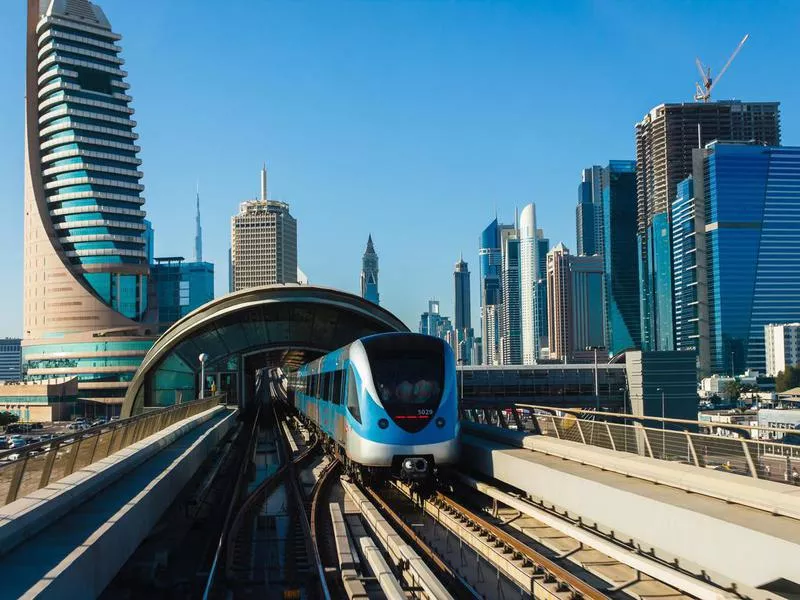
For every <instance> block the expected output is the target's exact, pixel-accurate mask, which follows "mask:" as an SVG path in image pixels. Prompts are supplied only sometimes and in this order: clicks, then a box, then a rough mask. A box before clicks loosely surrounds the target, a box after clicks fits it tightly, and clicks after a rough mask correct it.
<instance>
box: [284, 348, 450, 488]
mask: <svg viewBox="0 0 800 600" xmlns="http://www.w3.org/2000/svg"><path fill="white" fill-rule="evenodd" d="M457 393H458V390H457V387H456V368H455V360H454V357H453V351H452V350H451V348H450V346H449V344H447V343H446V342H445V341H444V340H441V339H439V338H436V337H431V336H427V335H420V334H416V333H386V334H377V335H371V336H368V337H364V338H361V339H359V340H356V341H355V342H353V343H352V344H349V345H348V346H345V347H343V348H340V349H338V350H335V351H333V352H331V353H329V354H326V355H325V356H322V357H320V358H318V359H316V360H314V361H312V362H309V363H307V364H305V365H303V366H302V367H300V368H299V369H298V370H297V371H294V372H292V373H290V374H289V395H288V399H289V402H290V403H292V404H293V405H294V406H295V408H296V409H297V410H298V411H299V412H300V413H301V414H302V415H304V416H305V417H306V419H307V420H308V421H310V422H311V423H312V424H313V426H314V427H315V428H317V429H318V430H319V431H320V432H321V434H322V435H323V437H324V439H325V441H326V442H327V444H328V445H329V447H330V448H331V450H332V451H333V452H335V453H336V454H337V455H338V457H339V458H340V459H341V460H342V462H344V464H345V465H346V466H347V467H348V469H349V470H351V471H357V472H359V473H361V474H363V472H364V470H366V471H368V472H371V473H377V474H380V475H386V474H391V475H393V476H397V477H401V478H403V479H408V480H431V479H432V478H433V477H434V476H435V474H436V471H437V469H438V467H440V466H446V465H452V464H455V462H456V461H457V460H458V451H459V444H458V433H459V422H458V399H457Z"/></svg>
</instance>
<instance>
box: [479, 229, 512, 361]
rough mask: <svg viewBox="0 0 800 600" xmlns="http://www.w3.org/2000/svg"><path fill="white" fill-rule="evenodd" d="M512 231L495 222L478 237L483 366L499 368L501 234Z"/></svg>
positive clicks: (501, 297)
mask: <svg viewBox="0 0 800 600" xmlns="http://www.w3.org/2000/svg"><path fill="white" fill-rule="evenodd" d="M508 229H515V227H514V226H513V225H501V224H499V223H498V222H497V218H496V217H495V219H494V220H493V221H492V222H491V223H489V225H488V226H487V227H486V229H484V230H483V232H482V233H481V237H480V248H479V251H478V254H479V259H480V261H479V267H480V294H481V339H482V342H483V344H482V345H483V363H484V364H488V365H499V364H502V352H501V348H500V338H501V335H502V307H501V304H502V300H503V292H502V287H501V278H502V267H503V261H502V250H501V241H500V234H501V231H505V230H508Z"/></svg>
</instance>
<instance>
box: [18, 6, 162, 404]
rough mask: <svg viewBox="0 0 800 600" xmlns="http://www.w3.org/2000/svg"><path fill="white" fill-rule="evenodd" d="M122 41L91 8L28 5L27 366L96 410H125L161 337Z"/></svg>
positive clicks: (31, 373)
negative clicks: (72, 381) (134, 377)
mask: <svg viewBox="0 0 800 600" xmlns="http://www.w3.org/2000/svg"><path fill="white" fill-rule="evenodd" d="M120 39H121V36H119V35H118V34H116V33H114V32H113V31H112V30H111V25H110V24H109V22H108V20H107V19H106V16H105V14H104V13H103V11H102V9H100V7H98V6H96V5H94V4H92V3H90V2H88V1H87V0H51V1H49V2H47V1H40V0H29V1H28V22H27V58H26V93H25V97H26V127H25V153H26V160H25V221H24V223H25V231H24V271H25V277H24V283H25V285H24V303H23V304H24V341H23V360H24V367H23V368H24V371H25V373H26V376H27V377H28V378H29V379H48V378H52V377H54V376H59V375H64V374H67V373H69V374H71V375H72V374H74V375H77V376H78V378H79V384H78V393H79V397H80V399H81V400H83V401H84V402H85V403H87V402H88V403H89V404H93V406H97V405H119V403H120V402H121V401H122V397H123V396H124V395H125V390H126V388H127V385H128V384H127V382H128V380H129V379H130V377H131V374H132V373H133V372H134V371H135V370H136V368H137V366H138V364H139V362H140V361H141V360H142V357H143V356H144V355H145V353H146V352H147V350H148V349H149V348H150V346H151V345H152V341H153V335H152V334H153V333H154V332H153V331H152V330H151V326H149V325H147V324H146V323H147V322H148V321H149V319H150V315H148V306H147V295H148V294H147V286H148V273H149V268H148V262H147V242H146V239H145V235H144V232H145V229H146V225H145V222H144V216H145V212H144V211H143V210H142V205H143V204H144V198H142V197H141V192H142V190H143V189H144V187H143V186H142V185H141V184H140V183H139V180H140V179H141V178H142V173H141V171H140V170H139V165H140V164H141V160H140V159H139V158H138V157H137V153H138V152H139V150H140V148H139V146H137V145H136V143H135V142H136V139H137V137H138V136H137V134H136V133H134V131H133V129H134V127H135V126H136V122H135V121H134V120H133V119H132V115H133V112H134V111H133V109H132V108H130V106H129V104H130V102H131V100H132V99H131V97H130V95H128V88H129V85H128V84H127V83H125V77H126V76H127V72H126V71H124V70H123V69H122V65H123V63H124V61H123V59H122V58H121V57H120V52H121V48H120V46H119V45H118V42H119V40H120ZM84 406H86V404H85V405H84ZM90 410H92V412H93V411H94V408H92V409H90Z"/></svg>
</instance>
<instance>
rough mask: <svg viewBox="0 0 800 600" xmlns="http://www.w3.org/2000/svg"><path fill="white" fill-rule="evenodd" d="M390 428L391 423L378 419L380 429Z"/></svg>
mask: <svg viewBox="0 0 800 600" xmlns="http://www.w3.org/2000/svg"><path fill="white" fill-rule="evenodd" d="M388 426H389V421H387V420H386V419H378V427H380V428H381V429H386V428H387V427H388Z"/></svg>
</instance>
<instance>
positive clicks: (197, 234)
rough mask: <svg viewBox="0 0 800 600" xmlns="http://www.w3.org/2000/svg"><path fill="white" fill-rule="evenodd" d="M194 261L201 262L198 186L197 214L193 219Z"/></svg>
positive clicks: (201, 243)
mask: <svg viewBox="0 0 800 600" xmlns="http://www.w3.org/2000/svg"><path fill="white" fill-rule="evenodd" d="M194 223H195V230H194V261H195V262H203V226H202V225H200V188H199V187H198V189H197V214H196V215H195V219H194Z"/></svg>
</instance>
